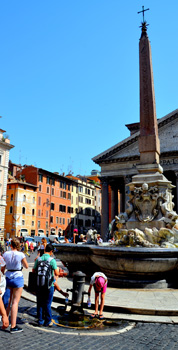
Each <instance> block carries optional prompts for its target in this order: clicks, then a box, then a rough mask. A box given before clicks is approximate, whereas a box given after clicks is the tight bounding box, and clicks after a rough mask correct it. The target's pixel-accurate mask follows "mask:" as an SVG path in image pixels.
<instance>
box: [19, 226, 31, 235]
mask: <svg viewBox="0 0 178 350" xmlns="http://www.w3.org/2000/svg"><path fill="white" fill-rule="evenodd" d="M20 236H22V237H25V236H29V233H28V229H27V228H21V230H20Z"/></svg>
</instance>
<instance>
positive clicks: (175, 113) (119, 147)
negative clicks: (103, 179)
mask: <svg viewBox="0 0 178 350" xmlns="http://www.w3.org/2000/svg"><path fill="white" fill-rule="evenodd" d="M177 118H178V109H176V110H174V111H173V112H171V113H169V114H167V115H166V116H164V117H163V118H161V119H158V129H160V128H161V127H163V126H165V125H166V124H168V123H170V122H171V121H172V120H175V119H177ZM139 135H140V131H138V132H136V133H134V134H133V135H131V136H130V137H128V138H126V139H125V140H123V141H121V142H119V143H118V144H116V145H115V146H113V147H111V148H109V149H108V150H106V151H105V152H103V153H100V154H99V155H98V156H96V157H94V158H93V159H92V160H93V161H94V162H95V163H96V164H100V163H104V162H107V163H116V162H125V161H128V160H131V159H132V158H133V160H136V159H140V157H139V156H132V157H123V158H117V159H111V160H110V159H107V158H110V157H112V156H113V155H114V154H116V153H117V152H119V151H121V150H122V149H124V148H126V147H128V146H130V145H131V144H133V143H135V142H137V141H138V138H139ZM169 154H170V153H169ZM135 157H136V158H135ZM125 159H128V160H125Z"/></svg>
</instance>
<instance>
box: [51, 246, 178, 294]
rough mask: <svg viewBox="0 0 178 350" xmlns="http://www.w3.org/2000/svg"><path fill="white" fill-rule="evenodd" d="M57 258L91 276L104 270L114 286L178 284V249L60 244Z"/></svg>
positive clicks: (157, 286)
mask: <svg viewBox="0 0 178 350" xmlns="http://www.w3.org/2000/svg"><path fill="white" fill-rule="evenodd" d="M55 248H56V253H55V255H56V257H57V258H59V259H60V260H61V261H62V262H63V263H64V264H65V265H67V267H68V269H69V272H74V271H76V270H78V269H80V270H81V271H83V272H84V273H85V274H86V276H87V277H88V278H90V277H91V275H92V273H93V272H96V271H102V272H104V273H105V274H106V275H107V277H108V279H109V285H110V286H117V287H120V288H124V287H126V288H128V287H133V288H167V287H176V280H177V278H176V274H177V269H178V249H176V248H175V249H166V248H142V247H139V248H135V247H134V248H133V247H112V246H96V245H87V244H83V245H74V244H58V245H56V246H55Z"/></svg>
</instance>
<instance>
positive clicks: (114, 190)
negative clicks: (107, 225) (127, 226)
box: [110, 182, 118, 221]
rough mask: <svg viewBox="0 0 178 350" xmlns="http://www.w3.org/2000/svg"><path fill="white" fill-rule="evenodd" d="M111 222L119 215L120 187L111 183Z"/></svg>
mask: <svg viewBox="0 0 178 350" xmlns="http://www.w3.org/2000/svg"><path fill="white" fill-rule="evenodd" d="M110 186H111V221H112V220H113V219H114V218H115V216H116V215H118V185H117V184H116V182H111V183H110Z"/></svg>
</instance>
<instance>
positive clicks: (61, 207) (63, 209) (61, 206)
mask: <svg viewBox="0 0 178 350" xmlns="http://www.w3.org/2000/svg"><path fill="white" fill-rule="evenodd" d="M59 211H61V212H62V213H65V212H66V206H65V205H62V204H60V206H59Z"/></svg>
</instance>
